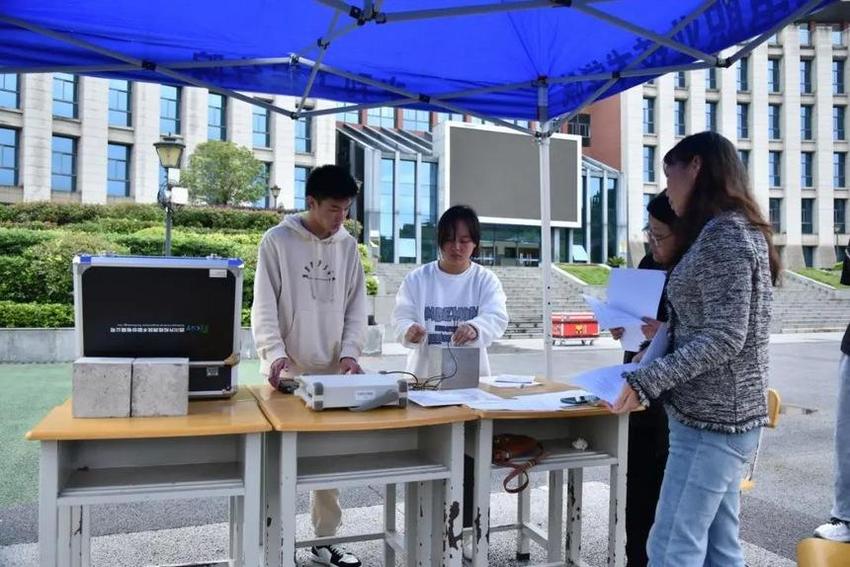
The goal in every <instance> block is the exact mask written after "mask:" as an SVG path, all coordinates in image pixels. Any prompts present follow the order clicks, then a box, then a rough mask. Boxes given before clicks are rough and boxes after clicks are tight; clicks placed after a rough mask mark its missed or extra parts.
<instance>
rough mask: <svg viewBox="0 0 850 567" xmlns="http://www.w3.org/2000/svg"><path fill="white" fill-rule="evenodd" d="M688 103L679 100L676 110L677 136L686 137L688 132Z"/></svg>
mask: <svg viewBox="0 0 850 567" xmlns="http://www.w3.org/2000/svg"><path fill="white" fill-rule="evenodd" d="M686 104H687V101H684V100H677V101H676V108H675V110H674V111H675V114H676V116H675V119H676V135H677V136H684V135H685V132H686V127H685V114H686V106H685V105H686Z"/></svg>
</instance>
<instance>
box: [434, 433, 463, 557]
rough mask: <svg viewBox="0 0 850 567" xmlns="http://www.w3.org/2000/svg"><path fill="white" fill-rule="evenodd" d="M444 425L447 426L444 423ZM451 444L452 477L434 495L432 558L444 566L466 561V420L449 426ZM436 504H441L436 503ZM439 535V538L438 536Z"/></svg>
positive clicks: (438, 483)
mask: <svg viewBox="0 0 850 567" xmlns="http://www.w3.org/2000/svg"><path fill="white" fill-rule="evenodd" d="M444 427H445V426H444ZM448 427H450V428H451V429H450V436H451V440H450V444H449V447H448V449H449V451H448V459H449V470H450V471H451V475H450V477H449V478H448V479H447V480H445V481H438V482H436V483H433V484H435V490H437V491H438V492H439V493H440V497H439V498H437V497H436V496H437V495H436V494H435V498H433V501H434V502H435V505H434V508H433V530H434V531H433V535H434V537H433V538H432V539H431V541H432V542H433V551H432V558H433V559H434V562H435V563H436V562H437V558H438V557H440V558H441V565H444V566H457V567H460V565H461V564H462V562H463V429H464V424H463V423H453V424H451V425H450V426H448ZM436 503H442V505H437V504H436ZM438 534H440V535H439V537H438Z"/></svg>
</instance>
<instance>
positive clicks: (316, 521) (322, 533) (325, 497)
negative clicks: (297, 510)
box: [310, 488, 342, 537]
mask: <svg viewBox="0 0 850 567" xmlns="http://www.w3.org/2000/svg"><path fill="white" fill-rule="evenodd" d="M310 517H311V518H312V519H313V531H314V532H315V533H316V537H328V536H333V535H336V531H337V530H338V529H339V526H340V525H342V508H340V507H339V490H337V489H335V488H332V489H330V490H316V491H314V492H311V493H310Z"/></svg>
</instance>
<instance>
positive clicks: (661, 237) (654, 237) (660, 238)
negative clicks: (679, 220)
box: [643, 228, 673, 245]
mask: <svg viewBox="0 0 850 567" xmlns="http://www.w3.org/2000/svg"><path fill="white" fill-rule="evenodd" d="M643 233H644V234H645V235H646V237H647V238H648V239H649V240H650V241H652V242H653V243H654V244H656V245H657V244H658V243H659V242H664V241H665V240H667V239H668V238H670V237H671V236H673V233H672V232H668V233H667V234H657V233H655V232H652V230H651V229H649V228H644V229H643Z"/></svg>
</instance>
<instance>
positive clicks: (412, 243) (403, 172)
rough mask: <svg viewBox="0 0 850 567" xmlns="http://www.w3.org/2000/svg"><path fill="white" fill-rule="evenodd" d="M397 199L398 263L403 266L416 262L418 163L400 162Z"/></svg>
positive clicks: (406, 160)
mask: <svg viewBox="0 0 850 567" xmlns="http://www.w3.org/2000/svg"><path fill="white" fill-rule="evenodd" d="M397 197H398V198H397V199H396V221H395V222H396V227H397V230H398V239H397V240H396V246H398V261H399V262H400V263H402V264H412V263H415V262H416V215H415V213H416V162H415V161H412V160H409V159H403V160H400V161H399V162H398V195H397Z"/></svg>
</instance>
